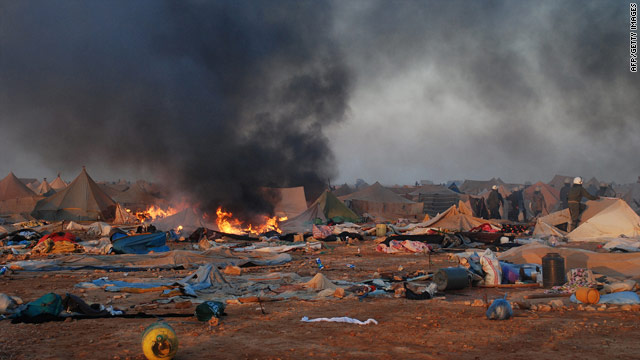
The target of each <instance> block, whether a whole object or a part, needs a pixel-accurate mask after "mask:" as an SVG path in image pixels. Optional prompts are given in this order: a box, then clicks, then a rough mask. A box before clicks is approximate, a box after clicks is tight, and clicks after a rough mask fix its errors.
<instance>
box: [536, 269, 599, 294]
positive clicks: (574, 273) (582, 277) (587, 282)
mask: <svg viewBox="0 0 640 360" xmlns="http://www.w3.org/2000/svg"><path fill="white" fill-rule="evenodd" d="M595 286H596V280H595V277H594V276H593V272H592V271H591V270H589V269H584V268H575V269H571V270H569V273H568V278H567V282H566V283H565V284H564V285H562V286H554V287H552V288H551V290H548V291H547V292H552V293H570V294H573V293H575V292H576V290H578V288H579V287H595Z"/></svg>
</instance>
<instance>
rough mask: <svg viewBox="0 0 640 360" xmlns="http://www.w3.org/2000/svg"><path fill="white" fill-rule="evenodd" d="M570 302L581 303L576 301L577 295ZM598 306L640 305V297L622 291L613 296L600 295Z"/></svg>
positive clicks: (572, 296) (630, 292) (631, 292)
mask: <svg viewBox="0 0 640 360" xmlns="http://www.w3.org/2000/svg"><path fill="white" fill-rule="evenodd" d="M570 300H571V302H574V303H581V302H580V301H579V300H578V299H576V294H573V295H571V298H570ZM598 304H615V305H625V304H630V305H633V304H640V297H639V296H638V294H636V293H635V292H633V291H621V292H617V293H613V294H605V295H600V301H599V302H598Z"/></svg>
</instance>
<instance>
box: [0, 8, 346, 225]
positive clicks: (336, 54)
mask: <svg viewBox="0 0 640 360" xmlns="http://www.w3.org/2000/svg"><path fill="white" fill-rule="evenodd" d="M1 13H2V15H0V16H2V18H1V21H0V23H1V25H0V27H1V28H0V29H1V32H0V34H2V35H1V39H0V41H1V42H0V48H2V57H1V58H0V69H1V70H0V71H1V74H2V85H0V91H1V93H2V99H1V100H0V101H1V108H2V110H0V111H2V114H1V116H2V119H3V129H7V130H8V133H10V134H12V137H13V139H14V141H13V143H14V146H15V147H14V148H13V149H12V151H14V152H15V153H19V152H26V153H35V154H37V156H38V157H39V158H40V159H42V162H43V163H45V164H47V166H48V167H50V168H54V169H61V170H69V169H74V168H78V166H79V165H87V167H88V169H89V171H91V169H92V168H96V167H98V168H99V167H104V168H108V169H112V170H113V169H115V171H123V170H124V171H130V172H134V173H136V172H144V173H147V174H150V175H151V176H152V177H154V178H155V179H157V180H158V181H161V182H164V183H167V184H169V185H171V187H172V188H173V189H175V190H176V192H179V193H181V194H179V195H187V196H188V197H189V198H190V201H191V202H192V203H194V204H197V205H198V206H199V207H200V208H201V209H202V210H205V211H208V212H209V213H211V212H214V211H215V208H216V207H218V206H219V205H222V206H224V207H225V208H227V209H231V210H234V211H240V213H241V214H250V213H252V212H256V213H263V212H270V211H271V210H272V208H271V205H270V204H269V201H266V200H265V199H263V196H262V191H261V188H262V187H265V186H267V187H269V186H278V187H282V186H299V185H304V186H305V188H306V189H307V190H308V191H310V192H311V193H315V194H317V193H318V192H319V191H321V189H322V188H323V187H324V184H325V183H326V179H328V178H330V177H333V176H335V173H334V167H333V154H332V152H331V151H330V149H329V147H328V141H327V139H326V137H325V135H324V132H323V129H324V128H325V127H327V126H330V125H331V124H333V123H336V122H340V121H342V119H343V117H344V113H345V111H346V107H347V104H346V102H347V100H348V91H349V88H350V84H351V79H350V74H349V72H348V70H347V69H346V66H345V65H344V62H343V59H342V55H341V53H340V51H339V49H338V47H337V45H336V44H335V40H334V39H332V38H331V37H329V36H327V35H326V34H328V33H329V32H330V29H331V26H332V24H331V22H332V19H331V18H330V16H329V15H330V14H331V13H332V12H331V6H330V4H328V3H323V2H315V1H308V2H299V1H281V2H278V6H275V7H274V6H270V4H267V3H252V4H241V3H238V2H234V1H219V2H200V1H184V2H174V1H156V0H152V1H136V2H131V3H125V2H76V1H55V2H46V1H25V2H3V3H2V10H1ZM17 139H19V140H18V141H16V140H17ZM117 176H118V177H119V176H120V175H119V174H118V175H117Z"/></svg>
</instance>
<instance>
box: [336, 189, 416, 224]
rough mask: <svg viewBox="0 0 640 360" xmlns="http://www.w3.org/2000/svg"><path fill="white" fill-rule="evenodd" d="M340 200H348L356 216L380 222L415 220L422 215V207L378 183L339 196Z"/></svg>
mask: <svg viewBox="0 0 640 360" xmlns="http://www.w3.org/2000/svg"><path fill="white" fill-rule="evenodd" d="M340 200H343V201H345V200H348V201H349V202H350V204H351V206H350V208H351V209H352V210H353V211H355V212H356V213H357V214H360V215H364V214H369V215H372V216H374V217H377V218H380V219H382V220H395V219H398V218H417V217H419V216H421V215H422V213H423V210H424V205H423V204H422V203H416V202H414V201H411V200H409V199H407V198H404V197H402V196H400V195H398V194H396V193H394V192H393V191H391V190H389V189H387V188H385V187H384V186H382V185H381V184H380V183H379V182H376V183H375V184H373V185H371V186H369V187H367V188H365V189H362V190H359V191H356V192H354V193H352V194H349V195H345V196H341V197H340Z"/></svg>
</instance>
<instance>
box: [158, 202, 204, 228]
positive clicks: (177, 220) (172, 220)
mask: <svg viewBox="0 0 640 360" xmlns="http://www.w3.org/2000/svg"><path fill="white" fill-rule="evenodd" d="M152 223H153V225H155V227H156V228H158V229H159V230H163V231H169V230H173V229H178V228H180V229H182V230H183V231H184V232H185V233H187V234H190V233H192V232H194V231H195V230H196V229H197V228H201V227H206V228H210V229H211V228H213V225H210V224H209V225H207V224H206V223H205V221H204V220H203V216H202V215H199V214H198V212H196V210H195V209H193V208H190V207H188V208H185V209H184V210H182V211H180V212H177V213H175V214H173V215H170V216H167V217H165V218H162V219H160V220H156V221H153V222H152Z"/></svg>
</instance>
